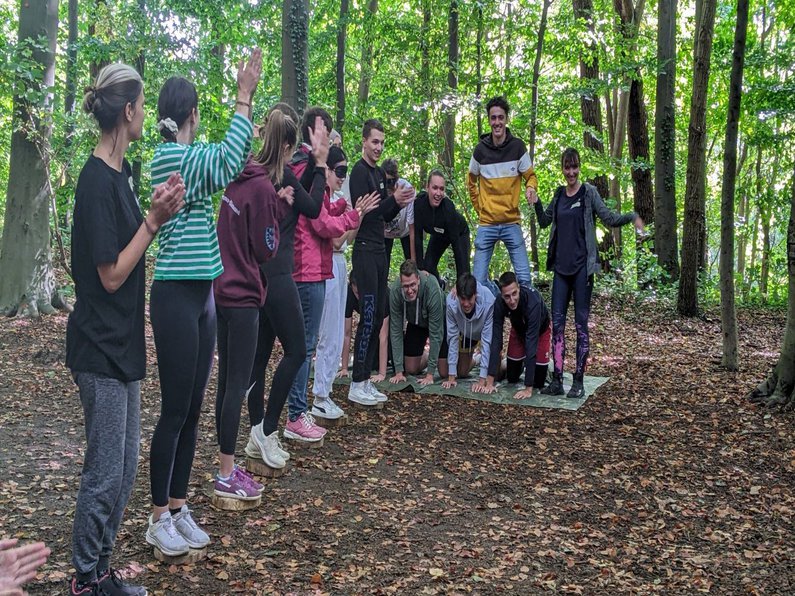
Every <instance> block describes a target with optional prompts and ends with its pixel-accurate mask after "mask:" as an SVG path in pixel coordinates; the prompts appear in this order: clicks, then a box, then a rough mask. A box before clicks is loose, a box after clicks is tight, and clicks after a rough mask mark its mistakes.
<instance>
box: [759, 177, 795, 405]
mask: <svg viewBox="0 0 795 596" xmlns="http://www.w3.org/2000/svg"><path fill="white" fill-rule="evenodd" d="M789 209H790V210H789V224H788V226H787V291H788V298H787V326H786V328H785V330H784V341H783V342H782V345H781V354H780V355H779V358H778V362H777V363H776V366H775V367H774V368H773V371H772V372H771V373H770V375H769V376H768V377H767V379H765V380H764V381H763V382H762V383H761V384H760V385H759V386H758V387H757V388H756V389H754V390H753V391H752V392H751V393H750V394H749V395H748V398H749V399H750V400H751V401H752V402H755V403H762V404H764V405H767V406H784V407H785V408H786V409H788V410H792V409H795V172H793V176H792V194H791V196H790V206H789Z"/></svg>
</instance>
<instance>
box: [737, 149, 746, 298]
mask: <svg viewBox="0 0 795 596" xmlns="http://www.w3.org/2000/svg"><path fill="white" fill-rule="evenodd" d="M742 148H743V149H742V152H741V154H740V162H739V164H738V165H737V177H738V178H740V173H741V172H742V171H743V165H744V164H745V162H746V159H747V157H748V143H742ZM746 178H747V177H746ZM748 197H749V192H748V184H747V180H746V182H745V183H741V191H740V200H739V203H738V206H737V221H738V222H740V224H741V227H740V233H739V234H738V236H737V277H738V279H739V280H740V287H741V288H742V287H745V251H746V250H747V249H748Z"/></svg>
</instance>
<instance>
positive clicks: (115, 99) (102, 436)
mask: <svg viewBox="0 0 795 596" xmlns="http://www.w3.org/2000/svg"><path fill="white" fill-rule="evenodd" d="M143 103H144V95H143V82H142V81H141V77H140V76H139V75H138V73H137V72H136V71H135V69H134V68H132V67H130V66H127V65H125V64H111V65H109V66H106V67H105V68H103V69H102V70H101V71H100V73H99V75H98V76H97V80H96V82H95V83H94V85H93V86H91V87H89V88H88V89H87V91H86V95H85V99H84V100H83V109H84V110H85V111H86V112H88V113H89V114H91V115H92V116H94V118H95V119H96V120H97V123H98V124H99V127H100V129H101V131H102V135H101V137H100V140H99V143H97V146H96V147H95V148H94V151H93V152H92V154H91V155H90V156H89V158H88V161H86V164H85V165H84V166H83V170H82V171H81V172H80V177H79V178H78V181H77V187H76V189H75V208H74V218H73V227H72V273H73V277H74V281H75V294H76V297H77V300H76V302H75V308H74V312H72V314H71V315H70V316H69V322H68V324H67V328H66V365H67V366H68V367H69V369H70V370H71V372H72V376H73V377H74V379H75V382H76V383H77V385H78V387H79V389H80V401H81V402H82V405H83V412H84V414H85V421H86V423H85V432H86V452H85V457H84V460H83V473H82V475H81V477H80V490H79V492H78V494H77V504H76V506H75V518H74V527H73V531H72V551H73V552H72V563H73V565H74V567H75V572H76V573H75V576H74V577H73V578H72V580H71V582H70V585H69V589H70V593H71V594H83V593H86V594H87V593H92V594H93V593H99V592H101V593H103V594H106V593H107V594H116V593H125V594H146V590H145V589H144V588H141V587H136V586H127V585H125V584H124V583H123V582H122V581H121V578H120V577H119V576H118V575H117V574H116V573H115V571H113V569H112V568H111V567H110V556H111V553H112V551H113V545H114V542H115V540H116V533H117V532H118V529H119V524H120V523H121V519H122V515H123V514H124V508H125V507H126V505H127V500H128V499H129V497H130V493H131V492H132V488H133V483H134V481H135V472H136V468H137V465H138V448H139V446H140V442H141V436H140V434H141V433H140V407H141V379H143V377H144V375H145V372H146V346H145V343H144V286H145V283H146V280H145V271H144V259H143V256H144V253H145V252H146V249H147V247H148V246H149V244H150V243H151V242H152V239H153V238H154V236H155V234H156V233H157V230H158V228H160V226H161V225H162V224H163V223H165V222H166V221H168V220H169V218H170V217H171V216H172V215H173V214H174V213H176V212H177V211H179V210H180V209H181V208H182V205H183V201H182V198H183V197H184V195H185V186H184V185H183V182H182V178H181V177H180V176H179V174H174V175H173V176H171V177H170V178H169V179H168V181H167V182H165V183H164V184H162V185H161V186H159V187H157V188H156V189H155V191H154V194H153V195H152V203H151V207H150V208H149V212H148V213H147V214H146V217H143V216H142V214H141V210H140V208H139V206H138V199H137V197H136V196H135V193H134V192H133V190H132V170H131V169H130V164H129V163H128V162H127V160H126V159H124V154H125V153H126V151H127V148H128V147H129V145H130V142H132V141H135V140H137V139H139V138H141V132H142V128H143V122H144V106H143Z"/></svg>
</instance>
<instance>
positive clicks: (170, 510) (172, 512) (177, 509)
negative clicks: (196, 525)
mask: <svg viewBox="0 0 795 596" xmlns="http://www.w3.org/2000/svg"><path fill="white" fill-rule="evenodd" d="M168 512H169V513H170V514H171V517H174V516H175V515H176V514H177V513H181V512H182V507H177V508H176V509H171V508H169V510H168Z"/></svg>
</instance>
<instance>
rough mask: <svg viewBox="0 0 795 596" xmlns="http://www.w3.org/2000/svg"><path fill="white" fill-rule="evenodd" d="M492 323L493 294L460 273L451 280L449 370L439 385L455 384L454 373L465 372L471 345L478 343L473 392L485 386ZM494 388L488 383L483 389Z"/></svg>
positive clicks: (464, 373) (469, 359)
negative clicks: (478, 371)
mask: <svg viewBox="0 0 795 596" xmlns="http://www.w3.org/2000/svg"><path fill="white" fill-rule="evenodd" d="M493 323H494V295H493V294H492V293H491V291H490V290H489V289H488V288H487V287H486V286H484V285H483V284H481V283H478V281H477V280H476V279H475V276H474V275H472V274H471V273H464V274H462V275H461V276H460V277H459V278H458V281H457V282H456V284H455V291H454V292H450V294H449V295H448V296H447V342H448V345H449V348H448V352H447V354H448V357H447V366H448V368H449V373H448V377H447V380H446V381H444V382H443V383H442V387H444V388H445V389H450V388H451V387H455V386H456V384H457V381H456V377H466V376H469V371H470V369H471V368H472V361H473V356H474V351H475V347H476V346H477V345H478V343H480V355H481V358H480V377H479V379H478V382H477V383H474V384H473V385H472V390H473V391H474V392H476V393H481V392H483V389H485V388H486V377H487V376H488V371H489V356H490V351H491V334H492V327H493ZM494 390H495V388H494V384H493V383H492V384H491V387H490V388H489V391H487V393H492V392H493V391H494Z"/></svg>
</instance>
